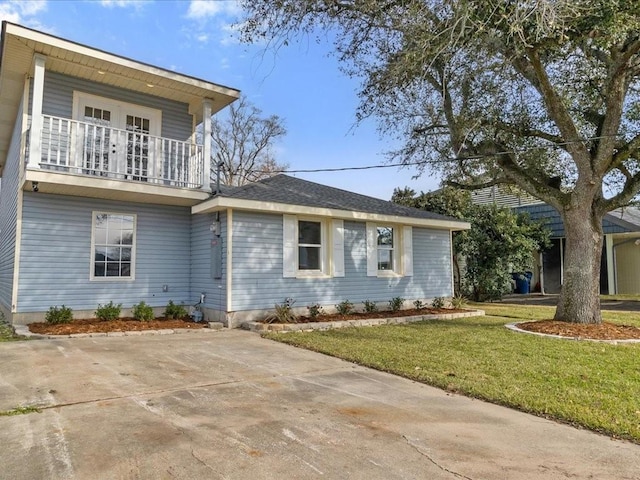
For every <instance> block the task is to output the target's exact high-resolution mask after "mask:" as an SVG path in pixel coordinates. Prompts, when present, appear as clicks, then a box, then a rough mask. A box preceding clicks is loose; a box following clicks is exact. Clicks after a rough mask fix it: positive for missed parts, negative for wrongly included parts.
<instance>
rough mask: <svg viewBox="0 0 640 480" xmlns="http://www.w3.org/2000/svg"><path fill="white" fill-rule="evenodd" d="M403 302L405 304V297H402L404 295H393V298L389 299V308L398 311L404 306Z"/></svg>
mask: <svg viewBox="0 0 640 480" xmlns="http://www.w3.org/2000/svg"><path fill="white" fill-rule="evenodd" d="M403 304H404V298H402V297H393V298H392V299H391V300H389V309H390V310H391V311H392V312H397V311H398V310H400V309H401V308H402V305H403Z"/></svg>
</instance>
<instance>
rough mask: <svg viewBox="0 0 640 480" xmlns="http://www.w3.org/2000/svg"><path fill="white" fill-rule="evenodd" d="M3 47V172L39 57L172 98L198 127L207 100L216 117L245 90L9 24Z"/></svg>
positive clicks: (67, 70)
mask: <svg viewBox="0 0 640 480" xmlns="http://www.w3.org/2000/svg"><path fill="white" fill-rule="evenodd" d="M1 42H2V43H1V47H0V172H1V171H2V167H3V166H4V163H5V159H6V155H7V150H8V148H9V144H10V141H11V134H12V129H13V125H14V122H15V120H16V116H17V115H18V109H19V107H20V101H21V99H22V98H23V90H24V86H25V79H26V78H27V77H29V76H31V75H32V72H33V68H34V67H33V62H34V55H36V54H39V55H43V56H45V57H46V64H45V68H46V70H47V71H52V72H58V73H62V74H65V75H69V76H73V77H78V78H82V79H87V80H91V81H94V82H97V83H103V84H107V85H112V86H115V87H120V88H123V89H127V90H131V91H135V92H141V93H145V94H147V95H154V96H158V97H162V98H167V99H171V100H175V101H179V102H182V103H186V104H188V105H189V112H190V113H191V114H192V115H194V116H195V119H196V123H199V122H200V121H202V101H203V99H208V100H210V101H211V113H212V114H213V113H216V112H217V111H219V110H221V109H223V108H224V107H226V106H227V105H229V104H230V103H231V102H233V101H234V100H236V99H237V98H238V96H239V94H240V92H239V90H236V89H233V88H229V87H225V86H223V85H218V84H215V83H212V82H208V81H206V80H201V79H198V78H195V77H191V76H187V75H182V74H179V73H176V72H173V71H171V70H166V69H163V68H160V67H156V66H153V65H149V64H146V63H142V62H138V61H136V60H132V59H129V58H126V57H123V56H119V55H115V54H112V53H108V52H105V51H103V50H99V49H96V48H91V47H88V46H86V45H82V44H79V43H76V42H72V41H69V40H65V39H62V38H59V37H56V36H53V35H49V34H46V33H42V32H39V31H36V30H32V29H30V28H26V27H22V26H20V25H16V24H13V23H9V22H6V21H4V22H2V38H1Z"/></svg>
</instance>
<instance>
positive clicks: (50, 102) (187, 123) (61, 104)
mask: <svg viewBox="0 0 640 480" xmlns="http://www.w3.org/2000/svg"><path fill="white" fill-rule="evenodd" d="M74 90H77V91H79V92H84V93H90V94H91V95H97V96H100V97H105V98H110V99H114V100H119V101H123V102H127V103H133V104H135V105H141V106H143V107H149V108H155V109H158V110H162V133H161V136H162V137H166V138H171V139H175V140H182V141H184V140H187V139H188V138H189V136H191V133H192V131H193V124H192V121H193V117H192V116H191V115H190V114H189V106H188V105H187V104H186V103H180V102H175V101H173V100H168V99H166V98H160V97H155V96H152V95H145V94H143V93H139V92H133V91H130V90H125V89H122V88H117V87H112V86H110V85H104V84H100V83H95V82H90V81H88V80H84V79H80V78H75V77H69V76H67V75H62V74H59V73H55V72H46V74H45V77H44V97H43V104H42V113H43V114H45V115H53V116H56V117H62V118H72V116H73V115H72V108H73V92H74Z"/></svg>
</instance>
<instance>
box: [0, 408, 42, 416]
mask: <svg viewBox="0 0 640 480" xmlns="http://www.w3.org/2000/svg"><path fill="white" fill-rule="evenodd" d="M40 411H41V410H40V409H39V408H38V407H32V406H26V407H16V408H12V409H11V410H2V411H0V417H13V416H15V415H26V414H28V413H40Z"/></svg>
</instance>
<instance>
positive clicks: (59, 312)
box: [44, 305, 73, 324]
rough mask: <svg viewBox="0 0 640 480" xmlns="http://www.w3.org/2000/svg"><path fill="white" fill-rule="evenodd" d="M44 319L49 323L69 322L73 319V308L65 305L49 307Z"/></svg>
mask: <svg viewBox="0 0 640 480" xmlns="http://www.w3.org/2000/svg"><path fill="white" fill-rule="evenodd" d="M44 319H45V320H46V321H47V323H51V324H58V323H69V322H70V321H71V320H73V310H71V309H70V308H69V307H65V306H64V305H62V306H61V307H58V306H57V305H56V306H55V307H49V310H47V313H45V315H44Z"/></svg>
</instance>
